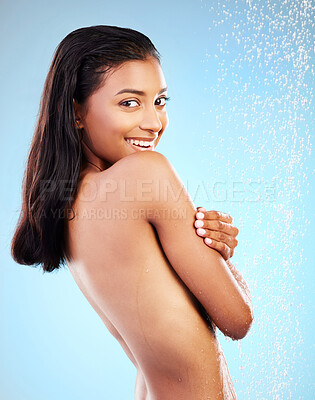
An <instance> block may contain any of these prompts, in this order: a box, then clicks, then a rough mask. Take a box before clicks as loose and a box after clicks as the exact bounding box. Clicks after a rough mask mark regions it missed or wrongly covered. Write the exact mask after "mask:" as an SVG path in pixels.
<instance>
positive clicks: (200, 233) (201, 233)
mask: <svg viewBox="0 0 315 400" xmlns="http://www.w3.org/2000/svg"><path fill="white" fill-rule="evenodd" d="M197 233H198V235H204V234H205V233H206V231H205V230H204V229H202V228H198V229H197Z"/></svg>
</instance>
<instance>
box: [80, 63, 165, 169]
mask: <svg viewBox="0 0 315 400" xmlns="http://www.w3.org/2000/svg"><path fill="white" fill-rule="evenodd" d="M166 94H167V87H166V83H165V78H164V75H163V72H162V69H161V66H160V63H159V62H158V61H157V60H156V59H155V58H153V57H150V58H148V59H146V60H145V61H140V60H133V61H127V62H125V63H124V64H122V65H121V66H119V67H118V68H116V69H114V71H113V72H112V73H110V74H109V75H108V76H107V78H106V79H105V83H104V85H103V86H101V87H100V88H99V89H98V90H97V91H96V92H94V93H93V94H92V95H91V96H90V97H89V98H88V99H87V101H86V102H85V104H84V105H75V111H76V118H77V120H78V121H79V126H80V128H83V129H84V130H83V151H84V153H85V156H86V159H88V160H89V161H91V162H93V163H94V164H96V165H98V166H99V167H100V168H101V169H102V170H104V169H106V168H108V167H110V166H111V165H112V164H114V163H115V162H116V161H118V160H120V159H121V158H123V157H126V156H128V155H130V154H132V153H134V152H136V151H152V150H154V149H155V148H156V146H157V144H158V142H159V141H160V139H161V135H162V133H163V132H164V130H165V129H166V128H167V126H168V116H167V111H166V106H165V103H166ZM132 139H133V140H132ZM140 141H142V142H140ZM148 144H150V146H149V147H145V146H147V145H148Z"/></svg>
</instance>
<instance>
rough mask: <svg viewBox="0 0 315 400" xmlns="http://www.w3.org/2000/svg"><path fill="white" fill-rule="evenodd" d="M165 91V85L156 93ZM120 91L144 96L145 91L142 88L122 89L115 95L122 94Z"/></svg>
mask: <svg viewBox="0 0 315 400" xmlns="http://www.w3.org/2000/svg"><path fill="white" fill-rule="evenodd" d="M166 91H167V87H165V88H163V89H161V90H160V91H159V93H158V95H159V94H161V93H163V92H166ZM122 93H134V94H138V95H139V96H145V92H143V91H142V90H136V89H122V90H120V91H119V92H118V93H116V94H115V96H117V95H119V94H122Z"/></svg>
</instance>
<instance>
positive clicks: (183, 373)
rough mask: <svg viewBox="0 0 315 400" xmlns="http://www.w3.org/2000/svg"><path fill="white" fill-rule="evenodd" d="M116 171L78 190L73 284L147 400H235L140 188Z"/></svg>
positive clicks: (91, 178) (72, 227) (95, 176)
mask: <svg viewBox="0 0 315 400" xmlns="http://www.w3.org/2000/svg"><path fill="white" fill-rule="evenodd" d="M128 158H129V157H128ZM123 163H124V164H125V165H126V164H128V160H127V158H125V159H124V161H123ZM118 164H119V163H116V164H114V165H113V166H112V167H111V168H109V169H108V170H106V171H103V172H102V173H96V172H91V171H90V172H89V173H87V174H86V175H85V176H83V178H82V180H81V182H80V186H79V188H78V192H77V196H76V200H75V202H74V204H73V209H74V211H75V214H76V217H75V218H74V219H73V220H71V221H70V222H69V223H68V248H69V251H70V254H71V262H70V261H69V262H68V266H69V269H70V271H71V273H72V275H73V277H74V279H75V280H76V282H77V284H78V286H79V287H80V289H81V291H82V292H83V294H84V295H85V296H86V298H87V299H88V301H89V302H90V304H91V305H92V306H93V308H94V309H95V311H96V312H97V313H98V314H99V316H100V317H101V318H102V319H103V321H104V323H105V324H106V326H107V327H108V329H109V330H110V332H111V333H112V334H113V335H114V336H115V337H116V339H117V340H119V342H120V343H121V345H122V346H123V348H124V350H125V351H126V353H127V354H128V356H129V357H130V359H131V360H132V361H133V362H134V364H135V366H136V368H137V369H138V371H139V373H143V375H144V377H145V381H146V385H147V390H148V393H149V397H148V399H163V400H167V399H170V400H171V399H174V398H176V399H187V400H188V399H192V398H193V399H195V400H198V399H207V398H209V399H230V398H236V396H235V394H234V389H233V387H232V382H231V379H230V376H229V373H228V370H227V367H226V363H225V359H224V356H223V353H222V352H221V350H220V345H219V343H218V341H217V339H216V336H215V333H214V331H213V329H212V326H211V323H210V321H209V320H207V319H206V318H205V316H204V313H203V312H202V311H203V308H202V307H201V305H200V303H199V302H198V300H197V299H196V297H195V296H194V295H193V294H192V293H191V292H190V290H189V289H188V288H187V286H186V285H185V284H184V283H183V281H182V280H181V279H180V278H179V276H178V275H177V274H176V272H175V271H174V269H173V268H172V266H171V264H170V262H169V261H168V259H167V256H166V254H165V252H164V250H163V248H162V245H161V242H160V240H159V236H158V234H157V231H156V229H155V228H154V227H153V226H152V224H150V223H149V222H148V221H147V220H146V218H144V213H143V208H142V205H143V200H144V198H145V197H146V198H147V199H148V196H146V194H145V191H144V192H142V193H140V192H139V187H140V186H141V185H142V183H140V186H139V179H138V180H137V184H136V185H135V184H134V183H135V179H134V178H135V177H132V176H131V175H129V176H128V174H123V170H124V168H121V162H120V164H119V165H118ZM147 183H148V182H147ZM142 188H144V186H143V185H142ZM182 211H185V210H182ZM152 212H154V210H152ZM177 217H178V218H180V217H181V216H180V215H178V216H177ZM165 218H169V224H173V223H176V221H175V220H174V218H175V219H176V217H174V215H173V219H172V217H170V216H167V215H166V216H165ZM137 393H138V395H139V399H141V398H145V397H144V394H141V393H139V391H138V392H137Z"/></svg>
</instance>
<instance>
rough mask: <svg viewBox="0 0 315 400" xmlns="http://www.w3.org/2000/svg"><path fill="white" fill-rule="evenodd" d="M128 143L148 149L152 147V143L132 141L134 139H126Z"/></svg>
mask: <svg viewBox="0 0 315 400" xmlns="http://www.w3.org/2000/svg"><path fill="white" fill-rule="evenodd" d="M126 140H127V142H128V143H130V144H133V145H136V146H139V147H150V146H152V145H153V141H152V142H147V141H144V140H134V139H126Z"/></svg>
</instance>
